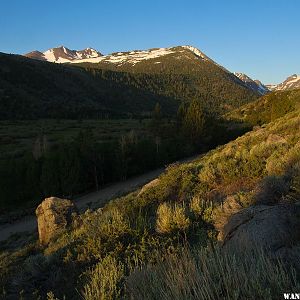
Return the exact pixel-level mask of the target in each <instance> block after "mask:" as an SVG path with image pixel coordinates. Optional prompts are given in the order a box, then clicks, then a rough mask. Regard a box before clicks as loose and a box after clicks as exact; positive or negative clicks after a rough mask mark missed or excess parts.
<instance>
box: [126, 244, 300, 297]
mask: <svg viewBox="0 0 300 300" xmlns="http://www.w3.org/2000/svg"><path fill="white" fill-rule="evenodd" d="M126 286H127V292H128V298H129V299H137V300H140V299H143V300H147V299H149V300H150V299H151V300H153V299H159V300H169V299H172V300H182V299H201V300H203V299H206V300H215V299H231V300H232V299H253V300H254V299H255V300H256V299H279V298H280V297H281V296H282V293H283V292H285V291H298V290H299V288H300V284H299V282H298V281H297V278H296V273H295V270H294V269H292V268H290V269H286V268H285V266H284V265H283V264H282V263H281V262H280V261H273V260H272V259H270V258H269V257H268V256H267V255H266V254H265V253H264V252H262V251H261V250H258V249H257V250H255V251H254V252H252V253H251V252H249V253H242V254H240V255H235V254H232V253H228V252H225V251H222V250H221V249H219V248H218V247H217V248H215V249H209V248H202V249H200V250H196V251H195V252H192V251H190V250H187V249H185V250H183V251H182V253H180V254H177V255H173V256H171V257H169V258H168V259H167V260H166V261H164V262H161V263H159V264H158V265H156V266H147V267H145V268H142V269H141V270H136V271H135V272H134V273H133V274H132V275H131V276H129V278H128V279H127V282H126Z"/></svg>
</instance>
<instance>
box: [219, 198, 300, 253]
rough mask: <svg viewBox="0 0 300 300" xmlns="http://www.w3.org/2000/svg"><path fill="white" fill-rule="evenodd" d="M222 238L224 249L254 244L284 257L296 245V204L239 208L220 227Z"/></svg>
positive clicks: (299, 225)
mask: <svg viewBox="0 0 300 300" xmlns="http://www.w3.org/2000/svg"><path fill="white" fill-rule="evenodd" d="M222 238H223V245H224V246H225V247H226V248H230V249H237V250H239V251H244V250H249V249H252V248H253V247H256V248H257V247H258V248H263V249H266V250H267V251H268V252H269V253H271V254H272V255H274V256H275V257H278V256H279V257H281V258H287V256H288V255H289V256H290V255H292V253H293V249H297V251H298V249H299V245H300V203H296V204H281V205H275V206H268V205H256V206H252V207H248V208H245V209H242V210H241V211H239V212H237V213H236V214H234V215H233V216H231V218H230V219H229V221H228V223H227V224H226V225H225V226H224V228H223V235H222ZM298 258H299V256H298Z"/></svg>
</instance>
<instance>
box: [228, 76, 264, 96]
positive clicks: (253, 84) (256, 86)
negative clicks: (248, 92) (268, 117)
mask: <svg viewBox="0 0 300 300" xmlns="http://www.w3.org/2000/svg"><path fill="white" fill-rule="evenodd" d="M234 75H235V76H236V77H237V78H239V79H240V80H241V81H243V82H244V84H245V85H246V86H247V87H249V88H251V89H252V90H254V91H256V92H258V93H259V94H261V95H265V94H266V93H268V92H269V91H270V90H269V89H268V88H267V86H265V85H263V84H262V83H261V82H260V81H259V80H253V79H252V78H250V77H249V76H247V75H246V74H244V73H238V72H235V73H234Z"/></svg>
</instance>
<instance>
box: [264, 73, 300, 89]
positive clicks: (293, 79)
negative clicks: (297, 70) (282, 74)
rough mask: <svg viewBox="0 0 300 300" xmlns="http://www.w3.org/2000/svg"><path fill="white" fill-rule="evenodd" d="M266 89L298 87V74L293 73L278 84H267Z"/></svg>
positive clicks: (299, 82)
mask: <svg viewBox="0 0 300 300" xmlns="http://www.w3.org/2000/svg"><path fill="white" fill-rule="evenodd" d="M267 87H268V89H269V90H271V91H286V90H294V89H299V88H300V75H297V74H293V75H291V76H289V77H288V78H287V79H286V80H284V81H283V82H282V83H279V84H269V85H267Z"/></svg>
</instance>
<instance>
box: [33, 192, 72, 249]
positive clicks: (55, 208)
mask: <svg viewBox="0 0 300 300" xmlns="http://www.w3.org/2000/svg"><path fill="white" fill-rule="evenodd" d="M35 212H36V216H37V222H38V232H39V241H40V244H42V245H47V244H48V243H49V242H50V241H51V239H53V238H54V237H55V236H57V235H58V234H59V233H61V232H62V231H63V230H64V229H66V228H67V227H68V226H69V225H70V224H71V223H72V217H73V216H74V214H76V215H77V208H76V206H75V204H74V203H73V202H72V201H70V200H67V199H60V198H56V197H51V198H46V199H45V200H44V201H43V202H42V203H41V204H40V205H39V206H38V207H37V209H36V211H35Z"/></svg>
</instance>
